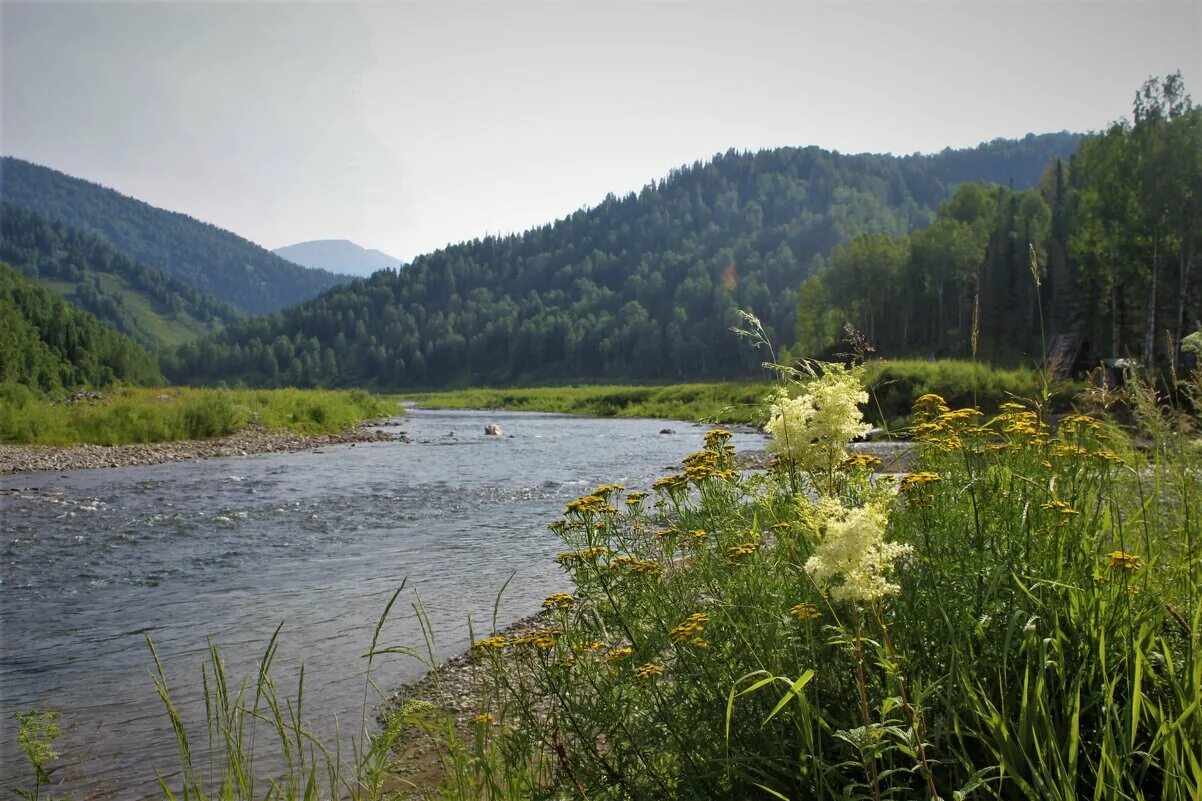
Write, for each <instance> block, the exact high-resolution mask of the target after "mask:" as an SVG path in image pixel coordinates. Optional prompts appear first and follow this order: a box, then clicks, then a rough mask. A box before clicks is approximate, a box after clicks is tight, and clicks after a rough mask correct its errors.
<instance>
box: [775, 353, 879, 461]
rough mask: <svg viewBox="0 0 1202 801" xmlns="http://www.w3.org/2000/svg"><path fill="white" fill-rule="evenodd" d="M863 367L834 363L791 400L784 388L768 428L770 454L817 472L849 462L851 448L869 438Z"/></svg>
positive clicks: (776, 400)
mask: <svg viewBox="0 0 1202 801" xmlns="http://www.w3.org/2000/svg"><path fill="white" fill-rule="evenodd" d="M861 372H862V370H861V369H860V368H853V369H850V370H849V369H847V368H846V367H844V366H842V365H839V364H829V365H826V366H825V370H824V372H823V374H822V375H821V376H819V377H818V378H815V379H814V380H813V381H811V382H810V383H809V385H808V386H807V387H806V392H805V394H804V395H801V396H800V397H797V398H790V397H789V395H788V393H787V392H785V391H784V390H781V391H780V393H779V394H778V395H777V396H776V398H775V399H774V400H773V401H772V402H771V406H770V412H771V417H770V419H769V421H768V424H767V425H766V426H764V430H765V431H767V432H768V434H769V435H771V437H772V440H771V442H770V443H769V445H768V447H769V450H770V451H771V452H773V453H776V454H778V455H780V456H781V457H782V458H785V459H788V460H790V461H792V462H794V463H796V464H797V465H798V466H799V467H801V468H802V469H803V470H809V471H813V472H817V471H827V470H834V469H835V468H837V467H838V466H839V465H840V464H841V463H842V462H843V460H844V459H846V458H847V446H848V444H849V443H850V442H851V441H852V440H853V439H855V438H856V437H860V436H863V435H864V434H867V433H868V431H869V430H870V429H871V428H872V426H870V425H868V424H867V423H865V422H864V417H863V415H862V414H861V413H860V404H861V403H867V402H868V393H867V392H865V391H864V388H863V383H862V381H863V376H862V375H861Z"/></svg>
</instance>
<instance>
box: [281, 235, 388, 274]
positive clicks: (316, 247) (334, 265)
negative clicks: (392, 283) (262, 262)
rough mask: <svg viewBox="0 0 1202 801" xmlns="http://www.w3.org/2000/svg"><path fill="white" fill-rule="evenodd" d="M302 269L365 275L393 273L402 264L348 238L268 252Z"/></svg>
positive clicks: (304, 243)
mask: <svg viewBox="0 0 1202 801" xmlns="http://www.w3.org/2000/svg"><path fill="white" fill-rule="evenodd" d="M271 252H272V253H274V254H275V255H277V256H279V257H280V258H284V259H287V260H288V261H290V262H292V263H293V264H299V265H301V266H302V267H313V268H316V269H318V270H329V271H330V272H335V273H349V274H350V275H362V276H367V275H371V274H372V273H374V272H375V271H376V270H383V269H385V268H388V269H392V270H395V269H397V268H399V267H401V265H402V264H403V262H402V261H401V260H400V259H398V258H395V257H393V256H389V255H388V254H387V253H384V252H382V251H379V250H368V249H367V248H364V247H360V246H359V245H356V244H355V243H354V242H351V241H350V240H349V239H315V240H313V241H312V242H298V243H297V244H295V245H286V246H285V247H282V248H276V249H275V250H273V251H271Z"/></svg>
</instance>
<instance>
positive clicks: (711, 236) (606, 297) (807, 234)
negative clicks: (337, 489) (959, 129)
mask: <svg viewBox="0 0 1202 801" xmlns="http://www.w3.org/2000/svg"><path fill="white" fill-rule="evenodd" d="M1078 139H1079V137H1078V136H1076V135H1073V134H1067V133H1061V134H1051V135H1044V136H1028V137H1027V138H1025V139H1023V140H1021V141H1002V140H999V141H994V142H990V143H987V144H984V145H982V146H980V147H978V148H975V149H973V150H968V151H950V150H948V151H944V152H942V153H938V154H935V155H929V156H919V155H916V156H906V157H894V156H886V155H844V154H840V153H837V152H828V151H824V150H821V149H819V148H816V147H809V148H781V149H776V150H770V151H762V152H758V153H738V152H734V151H731V152H728V153H726V154H724V155H720V156H717V157H715V158H714V159H713V160H712V161H709V162H707V163H704V164H703V163H695V164H693V165H692V166H690V167H687V168H682V169H680V170H676V171H674V172H673V173H672V174H671V175H669V176H668V177H667V178H666V179H664V180H661V181H658V182H655V183H653V184H649V185H647V186H646V187H644V188H643V189H642V191H640V192H638V193H637V194H635V193H632V194H630V195H627V196H625V197H622V198H617V197H614V196H612V195H611V196H610V197H607V198H606V199H605V200H604V201H603V202H602V203H600V204H599V205H597V206H596V207H594V208H591V209H587V210H581V211H578V212H576V213H575V214H572V215H571V216H569V217H567V218H565V219H562V220H559V221H557V222H555V223H553V224H549V225H545V226H542V227H539V228H535V229H532V230H530V231H527V232H525V233H523V234H521V235H514V236H508V237H503V238H497V237H488V238H485V239H478V240H473V241H471V242H466V243H463V244H459V245H455V246H452V247H448V248H445V249H443V250H439V251H437V252H435V253H432V254H429V255H426V256H422V257H419V258H417V259H415V260H414V262H413V263H412V264H411V265H410V266H409V267H407V268H405V270H404V271H403V272H401V273H399V274H397V273H381V274H377V275H375V276H373V277H372V278H370V279H367V280H361V281H356V282H354V283H351V284H347V285H345V286H340V287H336V288H334V289H332V290H330V291H328V292H326V293H325V294H323V295H322V296H321V297H320V298H318V299H316V300H313V301H310V302H308V303H305V304H302V305H301V306H298V307H296V308H293V309H288V310H286V311H284V312H281V313H277V314H274V315H271V316H268V317H263V318H256V319H250V320H246V321H243V322H241V323H237V324H235V325H232V326H230V327H229V328H227V329H226V330H225V331H223V332H222V333H220V334H217V335H215V336H212V337H206V338H205V339H203V340H201V341H199V342H197V343H194V344H189V345H186V346H184V347H183V348H181V349H180V351H179V353H178V359H177V360H176V361H175V362H173V363H171V364H170V365H168V369H169V371H170V372H171V374H172V375H173V376H174V377H175V378H176V379H177V380H188V381H220V380H225V381H238V380H245V381H247V382H248V383H254V384H260V385H278V384H298V385H302V386H310V385H359V384H372V385H377V386H382V387H399V386H415V385H424V386H434V385H445V384H448V383H453V382H456V381H469V380H470V381H473V382H484V381H495V382H501V381H508V382H513V381H525V380H535V379H555V378H569V377H570V378H635V379H648V380H656V379H663V380H677V379H681V378H685V377H688V378H702V377H717V376H734V375H740V374H745V373H747V372H748V371H750V370H753V369H754V367H755V366H756V365H757V364H758V363H759V361H760V360H761V358H762V356H761V355H760V354H757V353H754V352H752V351H750V350H749V349H748V348H746V347H745V346H743V345H740V343H739V342H738V341H737V340H736V338H735V337H733V336H731V335H730V333H729V328H730V326H731V325H733V324H734V323H736V322H737V317H736V314H735V312H736V310H737V309H748V310H752V311H754V312H755V313H756V314H757V315H759V316H760V318H761V319H762V320H763V321H764V323H765V325H766V327H767V328H768V330H769V333H770V334H771V335H772V336H773V337H774V339H776V340H777V341H779V342H785V341H788V340H789V339H791V335H792V332H793V330H794V327H795V321H796V306H797V288H798V286H799V285H800V283H801V282H802V281H803V280H804V279H805V278H806V277H807V276H808V275H809V274H810V272H812V271H813V270H815V269H820V268H821V267H822V265H823V264H824V258H823V254H826V253H828V252H829V251H830V250H831V248H833V247H834V246H836V245H838V244H840V243H843V242H846V241H847V240H848V239H850V238H851V237H852V236H854V235H856V234H858V233H860V232H863V231H870V232H879V233H884V234H888V235H900V234H904V233H906V232H909V231H912V230H915V229H918V228H921V227H923V226H925V225H927V224H928V223H929V222H930V221H931V219H932V217H933V215H934V211H935V208H936V207H937V206H938V205H939V203H941V202H942V201H944V200H945V199H947V198H948V197H949V196H950V195H951V193H952V192H953V191H954V189H955V187H956V185H957V184H959V183H960V182H962V181H964V180H967V179H975V180H982V179H989V180H996V181H1001V182H1004V183H1007V184H1011V183H1012V184H1013V185H1014V186H1016V187H1019V188H1025V187H1029V186H1032V185H1033V184H1034V183H1035V182H1036V180H1037V179H1038V178H1039V176H1040V172H1041V170H1042V169H1043V167H1044V165H1046V164H1047V163H1048V162H1049V161H1050V160H1051V159H1052V158H1054V157H1057V156H1059V157H1068V156H1069V155H1071V154H1072V152H1073V151H1074V150H1075V149H1076V145H1077V142H1078Z"/></svg>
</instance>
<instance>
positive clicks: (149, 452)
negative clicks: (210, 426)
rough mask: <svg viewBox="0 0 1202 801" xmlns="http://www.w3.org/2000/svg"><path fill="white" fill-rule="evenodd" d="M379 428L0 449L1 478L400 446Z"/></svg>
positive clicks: (257, 429)
mask: <svg viewBox="0 0 1202 801" xmlns="http://www.w3.org/2000/svg"><path fill="white" fill-rule="evenodd" d="M379 425H381V421H372V422H365V423H360V424H359V425H358V426H356V427H355V428H349V429H347V430H345V431H340V432H338V433H335V434H316V435H304V434H297V433H296V432H294V431H289V430H287V429H283V430H276V431H270V430H268V429H266V428H263V427H262V426H255V425H251V426H247V427H246V428H245V429H243V430H242V431H239V432H238V433H236V434H231V435H229V436H228V437H219V438H216V439H197V440H175V441H172V442H147V443H135V444H130V445H65V446H58V445H4V444H0V474H10V473H25V472H36V471H44V470H90V469H95V468H102V467H133V466H138V465H151V464H162V463H164V462H186V461H195V460H199V459H219V458H224V457H230V456H253V455H255V454H262V453H288V452H294V451H305V450H309V449H311V448H320V447H326V446H331V445H352V446H354V445H357V444H359V443H363V442H398V441H402V440H401V439H400V435H399V434H393V433H391V432H387V431H380V430H379V429H378V428H377V426H379Z"/></svg>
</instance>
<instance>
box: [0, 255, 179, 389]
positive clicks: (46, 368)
mask: <svg viewBox="0 0 1202 801" xmlns="http://www.w3.org/2000/svg"><path fill="white" fill-rule="evenodd" d="M115 381H121V382H125V383H130V384H143V385H145V384H153V383H156V382H160V381H162V376H161V375H160V374H159V370H158V365H157V364H156V363H155V360H154V357H152V356H151V355H150V354H149V353H147V352H146V351H145V350H144V349H142V348H141V347H139V346H138V345H137V344H136V343H135V342H133V341H132V340H130V339H129V338H128V337H124V336H122V335H120V334H118V333H116V332H115V331H113V330H111V329H110V328H108V327H107V326H105V325H104V324H103V323H101V322H100V321H99V320H97V319H96V318H95V317H93V316H92V315H90V314H88V313H87V312H85V311H83V310H81V309H78V308H76V307H74V306H72V305H71V304H69V303H67V302H66V301H64V300H63V299H62V298H60V297H59V296H58V295H56V294H55V293H54V292H52V291H50V290H49V289H46V288H45V287H42V286H39V285H38V284H36V283H34V282H33V281H30V280H29V279H27V278H25V277H24V276H22V275H21V274H20V273H18V272H17V271H16V270H14V269H12V268H11V267H9V266H8V265H7V264H4V263H3V262H0V385H11V384H18V385H23V386H28V387H30V388H31V389H34V390H36V391H38V392H48V393H54V392H61V391H63V390H68V391H69V390H74V389H80V388H84V387H103V386H107V385H109V384H112V383H113V382H115Z"/></svg>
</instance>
